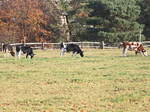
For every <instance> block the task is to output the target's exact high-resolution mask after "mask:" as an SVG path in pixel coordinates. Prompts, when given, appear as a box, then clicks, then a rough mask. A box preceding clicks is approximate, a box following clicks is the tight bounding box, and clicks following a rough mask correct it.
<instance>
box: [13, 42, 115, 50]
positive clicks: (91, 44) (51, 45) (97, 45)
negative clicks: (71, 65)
mask: <svg viewBox="0 0 150 112" xmlns="http://www.w3.org/2000/svg"><path fill="white" fill-rule="evenodd" d="M69 43H73V44H77V45H79V46H80V47H81V48H96V49H110V48H117V44H114V45H112V44H105V43H104V42H68V43H65V44H69ZM20 44H21V43H14V44H11V45H12V46H16V45H20ZM25 44H26V45H30V46H31V47H32V48H34V49H59V48H60V43H25Z"/></svg>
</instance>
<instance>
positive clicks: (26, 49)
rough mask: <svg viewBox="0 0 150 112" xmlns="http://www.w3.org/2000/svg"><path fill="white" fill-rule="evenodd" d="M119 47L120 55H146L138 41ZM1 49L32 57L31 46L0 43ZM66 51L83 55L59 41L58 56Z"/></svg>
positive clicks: (71, 45)
mask: <svg viewBox="0 0 150 112" xmlns="http://www.w3.org/2000/svg"><path fill="white" fill-rule="evenodd" d="M120 47H122V56H127V51H128V50H129V51H135V54H136V55H137V54H138V53H140V54H141V55H142V56H147V51H146V50H145V49H144V47H143V45H142V44H141V43H139V42H121V43H120ZM2 51H3V52H5V53H6V56H8V55H11V56H13V57H17V58H19V59H20V56H21V54H26V58H28V57H30V58H31V59H32V58H33V57H34V55H35V54H34V52H33V49H32V47H31V46H29V45H25V44H20V45H16V46H12V45H11V44H4V43H2ZM67 52H72V56H75V55H76V54H79V55H80V56H81V57H84V54H83V51H82V50H81V48H80V47H79V45H77V44H72V43H69V44H65V43H63V42H62V43H60V56H63V55H64V54H65V53H67Z"/></svg>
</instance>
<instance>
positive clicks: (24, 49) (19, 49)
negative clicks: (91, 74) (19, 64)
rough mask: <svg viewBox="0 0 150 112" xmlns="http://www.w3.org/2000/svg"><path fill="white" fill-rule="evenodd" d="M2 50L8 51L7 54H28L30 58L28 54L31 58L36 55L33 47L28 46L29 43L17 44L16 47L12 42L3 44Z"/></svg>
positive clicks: (18, 55)
mask: <svg viewBox="0 0 150 112" xmlns="http://www.w3.org/2000/svg"><path fill="white" fill-rule="evenodd" d="M2 51H3V52H5V53H6V55H9V54H11V55H12V56H13V57H15V55H16V57H17V58H20V57H21V54H26V58H28V56H30V57H31V58H33V57H34V55H35V54H34V53H33V49H32V48H31V47H30V46H28V45H24V44H21V45H16V47H15V48H14V47H13V46H12V45H10V44H4V43H3V44H2Z"/></svg>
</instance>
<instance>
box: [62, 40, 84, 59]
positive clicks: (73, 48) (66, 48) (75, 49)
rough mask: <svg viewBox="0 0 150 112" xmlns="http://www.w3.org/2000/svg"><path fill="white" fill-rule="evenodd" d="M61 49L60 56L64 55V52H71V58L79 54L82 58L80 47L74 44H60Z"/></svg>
mask: <svg viewBox="0 0 150 112" xmlns="http://www.w3.org/2000/svg"><path fill="white" fill-rule="evenodd" d="M60 49H61V56H63V55H64V53H65V52H72V56H74V55H76V54H80V56H81V57H83V56H84V55H83V51H82V50H81V49H80V47H79V46H78V45H76V44H64V43H61V44H60Z"/></svg>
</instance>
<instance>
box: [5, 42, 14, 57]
mask: <svg viewBox="0 0 150 112" xmlns="http://www.w3.org/2000/svg"><path fill="white" fill-rule="evenodd" d="M2 52H4V53H6V57H7V56H9V54H11V56H13V57H15V52H14V50H13V47H12V46H11V45H10V44H5V43H2Z"/></svg>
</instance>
